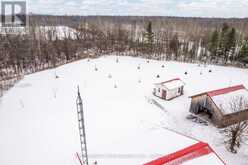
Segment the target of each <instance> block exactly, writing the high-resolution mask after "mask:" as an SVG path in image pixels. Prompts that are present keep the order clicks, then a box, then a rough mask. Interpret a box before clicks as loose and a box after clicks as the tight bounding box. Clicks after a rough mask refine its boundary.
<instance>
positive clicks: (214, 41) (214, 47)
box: [209, 30, 219, 59]
mask: <svg viewBox="0 0 248 165" xmlns="http://www.w3.org/2000/svg"><path fill="white" fill-rule="evenodd" d="M218 47H219V33H218V31H217V30H215V31H214V32H213V33H212V35H211V39H210V43H209V50H210V52H211V58H212V59H214V58H216V56H217V51H218Z"/></svg>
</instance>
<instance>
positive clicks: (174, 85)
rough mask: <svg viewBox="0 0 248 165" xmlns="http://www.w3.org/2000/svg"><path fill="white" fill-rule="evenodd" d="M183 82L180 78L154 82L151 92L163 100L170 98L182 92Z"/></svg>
mask: <svg viewBox="0 0 248 165" xmlns="http://www.w3.org/2000/svg"><path fill="white" fill-rule="evenodd" d="M184 86H185V83H184V82H183V81H182V80H181V79H180V78H175V79H172V80H168V81H165V82H161V83H156V84H155V87H154V89H153V94H154V95H155V96H157V97H160V98H162V99H164V100H171V99H173V98H175V97H178V96H181V95H183V94H184Z"/></svg>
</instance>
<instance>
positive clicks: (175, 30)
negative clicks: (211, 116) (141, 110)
mask: <svg viewBox="0 0 248 165" xmlns="http://www.w3.org/2000/svg"><path fill="white" fill-rule="evenodd" d="M29 20H30V22H29V27H28V28H25V29H24V28H21V30H18V31H14V32H13V31H11V32H9V31H10V29H9V28H8V29H6V28H1V33H0V80H5V79H9V78H11V77H13V76H16V75H23V74H28V73H33V72H36V71H39V70H44V69H47V68H53V67H57V66H58V65H62V64H65V63H68V62H72V61H74V60H78V59H82V58H95V57H98V56H101V55H105V54H116V55H119V56H121V55H128V56H140V57H145V58H152V59H158V60H176V61H183V62H200V63H213V64H220V65H235V66H239V67H244V66H246V63H248V19H222V18H180V17H135V16H133V17H131V16H48V15H31V16H30V19H29ZM58 26H61V27H62V26H63V27H69V28H63V30H57V28H56V27H58ZM44 27H46V30H42V29H44ZM61 35H63V37H61Z"/></svg>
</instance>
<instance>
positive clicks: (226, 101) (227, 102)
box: [212, 89, 248, 115]
mask: <svg viewBox="0 0 248 165" xmlns="http://www.w3.org/2000/svg"><path fill="white" fill-rule="evenodd" d="M241 98H242V99H244V100H245V99H247V98H248V91H247V89H241V90H237V91H233V92H229V93H226V94H222V95H217V96H213V97H212V99H213V101H214V103H215V104H216V105H217V106H218V108H219V109H220V110H221V111H222V113H223V114H226V115H227V114H231V113H234V112H237V111H242V110H246V109H247V108H248V107H245V105H240V106H241V107H238V108H240V109H239V110H238V109H233V105H232V104H233V102H234V101H235V102H239V101H240V99H241Z"/></svg>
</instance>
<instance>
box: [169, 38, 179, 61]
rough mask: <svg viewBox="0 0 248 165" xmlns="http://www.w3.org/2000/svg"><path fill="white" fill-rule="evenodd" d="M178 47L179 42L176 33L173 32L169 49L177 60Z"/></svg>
mask: <svg viewBox="0 0 248 165" xmlns="http://www.w3.org/2000/svg"><path fill="white" fill-rule="evenodd" d="M179 48H180V43H179V39H178V35H177V34H175V35H174V36H173V37H172V40H171V41H170V50H171V52H172V53H173V54H174V55H175V57H176V60H177V58H178V55H179Z"/></svg>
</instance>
